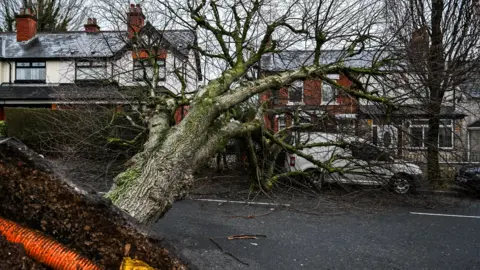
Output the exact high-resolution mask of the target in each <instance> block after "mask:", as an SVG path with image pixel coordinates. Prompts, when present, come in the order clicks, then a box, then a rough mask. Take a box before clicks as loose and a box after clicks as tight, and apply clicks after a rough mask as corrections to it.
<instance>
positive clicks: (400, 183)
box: [391, 177, 413, 194]
mask: <svg viewBox="0 0 480 270" xmlns="http://www.w3.org/2000/svg"><path fill="white" fill-rule="evenodd" d="M391 186H392V189H393V191H394V192H395V193H397V194H407V193H409V192H411V191H412V189H413V187H412V183H411V181H410V179H408V178H406V177H394V178H392V181H391Z"/></svg>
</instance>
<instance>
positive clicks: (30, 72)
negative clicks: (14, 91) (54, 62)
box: [15, 62, 46, 83]
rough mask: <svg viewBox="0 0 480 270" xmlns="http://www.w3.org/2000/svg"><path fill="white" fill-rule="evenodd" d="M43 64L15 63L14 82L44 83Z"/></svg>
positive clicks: (44, 72)
mask: <svg viewBox="0 0 480 270" xmlns="http://www.w3.org/2000/svg"><path fill="white" fill-rule="evenodd" d="M45 66H46V65H45V62H16V63H15V82H22V83H45V81H46V71H45Z"/></svg>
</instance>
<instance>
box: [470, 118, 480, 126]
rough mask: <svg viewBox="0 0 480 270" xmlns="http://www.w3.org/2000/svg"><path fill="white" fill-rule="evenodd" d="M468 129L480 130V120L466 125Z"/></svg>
mask: <svg viewBox="0 0 480 270" xmlns="http://www.w3.org/2000/svg"><path fill="white" fill-rule="evenodd" d="M468 128H480V120H477V121H475V122H473V123H471V124H470V125H468Z"/></svg>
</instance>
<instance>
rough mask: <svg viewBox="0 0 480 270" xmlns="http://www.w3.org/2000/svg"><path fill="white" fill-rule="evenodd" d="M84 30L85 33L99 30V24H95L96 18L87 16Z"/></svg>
mask: <svg viewBox="0 0 480 270" xmlns="http://www.w3.org/2000/svg"><path fill="white" fill-rule="evenodd" d="M84 27H85V32H87V33H97V32H100V26H98V24H97V19H95V18H88V20H87V24H85V25H84Z"/></svg>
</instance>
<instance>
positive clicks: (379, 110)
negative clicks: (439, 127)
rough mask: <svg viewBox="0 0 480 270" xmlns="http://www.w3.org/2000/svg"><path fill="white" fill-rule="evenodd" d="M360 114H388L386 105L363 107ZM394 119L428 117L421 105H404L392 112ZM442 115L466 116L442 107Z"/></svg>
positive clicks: (454, 109) (449, 107)
mask: <svg viewBox="0 0 480 270" xmlns="http://www.w3.org/2000/svg"><path fill="white" fill-rule="evenodd" d="M359 109H360V113H361V114H363V115H365V116H373V115H376V116H381V115H386V114H387V107H386V106H384V105H380V104H379V105H361V106H360V108H359ZM391 115H392V117H398V118H401V117H407V118H408V117H422V116H426V115H427V112H426V109H425V107H422V106H421V105H403V106H400V107H398V108H397V109H395V110H393V111H392V112H391ZM440 115H441V116H443V117H450V118H463V117H465V116H466V115H465V114H464V113H462V112H460V111H459V110H457V109H456V108H455V107H453V106H442V107H441V108H440Z"/></svg>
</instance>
